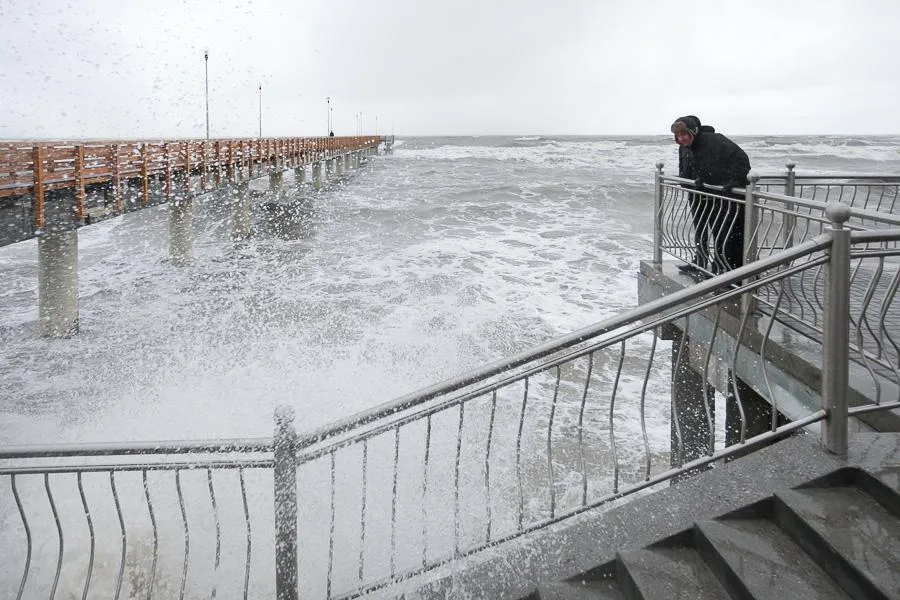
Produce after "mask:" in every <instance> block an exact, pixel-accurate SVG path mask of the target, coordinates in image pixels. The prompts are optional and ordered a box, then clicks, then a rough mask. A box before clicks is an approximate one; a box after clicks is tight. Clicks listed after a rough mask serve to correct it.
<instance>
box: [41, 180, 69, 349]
mask: <svg viewBox="0 0 900 600" xmlns="http://www.w3.org/2000/svg"><path fill="white" fill-rule="evenodd" d="M76 226H77V223H76V220H75V194H74V192H72V191H70V190H59V191H51V192H47V193H46V195H45V197H44V227H43V229H42V231H41V232H40V235H39V236H38V324H37V325H38V334H39V335H41V336H43V337H66V336H69V335H72V334H75V333H77V332H78V230H77V229H76Z"/></svg>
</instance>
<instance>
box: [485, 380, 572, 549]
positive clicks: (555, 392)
mask: <svg viewBox="0 0 900 600" xmlns="http://www.w3.org/2000/svg"><path fill="white" fill-rule="evenodd" d="M561 377H562V372H561V370H560V367H559V365H556V384H555V385H554V386H553V401H552V402H551V403H550V421H549V423H548V424H547V471H548V473H549V480H550V518H551V519H552V518H553V517H554V516H556V478H555V477H554V475H553V419H554V418H555V417H556V400H557V398H558V397H559V380H560V378H561ZM493 423H494V413H493V411H491V427H493ZM488 521H490V515H488ZM489 537H490V536H489Z"/></svg>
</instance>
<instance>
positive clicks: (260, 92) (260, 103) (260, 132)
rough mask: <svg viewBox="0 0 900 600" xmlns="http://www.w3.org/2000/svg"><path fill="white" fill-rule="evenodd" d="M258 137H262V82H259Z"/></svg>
mask: <svg viewBox="0 0 900 600" xmlns="http://www.w3.org/2000/svg"><path fill="white" fill-rule="evenodd" d="M259 137H260V139H262V83H260V84H259Z"/></svg>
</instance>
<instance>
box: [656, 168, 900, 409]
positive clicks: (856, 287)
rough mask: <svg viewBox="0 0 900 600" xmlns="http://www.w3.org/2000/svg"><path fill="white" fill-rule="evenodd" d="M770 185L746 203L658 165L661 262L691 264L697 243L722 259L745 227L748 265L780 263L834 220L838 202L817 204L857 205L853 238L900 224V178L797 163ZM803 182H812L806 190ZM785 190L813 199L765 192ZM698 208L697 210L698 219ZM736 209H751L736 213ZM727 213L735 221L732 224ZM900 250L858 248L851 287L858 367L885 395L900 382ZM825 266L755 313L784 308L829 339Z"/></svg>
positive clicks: (753, 183)
mask: <svg viewBox="0 0 900 600" xmlns="http://www.w3.org/2000/svg"><path fill="white" fill-rule="evenodd" d="M764 179H765V181H767V183H766V184H765V185H761V184H760V181H762V179H761V178H759V177H755V176H754V177H751V178H750V181H749V185H748V186H747V188H746V189H743V190H735V191H736V192H737V193H739V194H741V195H742V196H743V198H733V197H726V196H723V195H721V193H720V190H721V188H717V187H716V186H710V187H711V188H712V189H710V190H702V191H699V190H694V189H693V185H692V182H690V181H688V180H685V179H680V178H677V177H667V176H665V175H664V174H663V173H662V165H661V164H660V165H657V176H656V185H657V192H656V198H657V205H656V206H657V218H656V227H657V230H658V231H657V234H656V236H655V237H656V240H657V250H656V252H655V253H654V258H655V260H656V262H657V263H659V262H661V260H662V254H663V253H664V252H665V253H667V254H670V255H672V256H674V257H676V258H678V259H680V260H682V261H685V262H692V261H694V255H695V252H696V246H697V245H698V243H703V244H706V245H707V246H708V248H709V250H707V252H708V253H709V254H711V255H714V254H716V249H717V248H719V247H720V246H721V245H722V240H721V238H724V237H729V236H733V235H735V232H736V231H737V230H738V229H740V230H742V231H743V249H744V252H743V254H744V261H745V262H750V261H754V260H759V259H760V258H762V257H765V256H772V255H774V254H775V253H778V252H781V251H783V250H784V249H786V248H789V247H791V246H792V245H794V244H796V243H798V242H802V241H804V240H807V239H811V238H813V237H814V236H817V235H820V234H821V233H822V232H823V231H824V230H825V228H826V226H827V224H828V223H829V218H828V217H827V215H826V214H825V213H826V209H827V207H828V206H829V204H826V203H825V202H824V201H822V200H820V199H817V198H843V199H846V200H850V201H852V202H853V205H852V206H849V211H848V215H847V220H846V222H845V223H844V224H843V226H844V227H845V228H846V229H849V230H851V231H871V230H879V229H886V228H898V227H900V214H893V213H892V212H890V211H894V210H897V211H900V206H898V205H897V203H896V197H897V190H898V187H900V177H883V176H853V175H848V176H842V177H840V178H838V177H821V176H816V177H802V176H797V175H796V174H795V173H793V165H788V176H787V177H785V178H783V179H779V178H777V177H772V176H768V177H766V178H764ZM798 181H805V182H808V183H802V184H798V183H797V182H798ZM779 185H781V186H783V188H784V190H785V191H786V192H796V193H798V194H800V193H804V194H806V196H807V197H800V196H791V195H786V194H782V193H778V192H775V191H764V190H763V189H761V188H766V189H769V190H771V189H773V188H775V187H778V186H779ZM691 203H694V213H693V214H692V212H691ZM697 206H704V207H705V208H704V210H705V211H706V212H705V213H704V215H703V218H702V219H700V220H698V219H697V218H696V216H695V215H696V213H697ZM735 206H740V207H742V210H741V211H740V212H739V211H737V210H735V208H734V207H735ZM725 213H727V218H723V216H725ZM701 229H702V230H707V235H708V236H709V241H707V240H706V239H700V238H698V236H697V235H696V231H698V230H701ZM717 238H720V239H717ZM895 248H896V241H892V242H885V241H882V242H880V243H879V244H877V245H876V246H873V247H871V248H857V249H855V250H854V257H853V261H852V269H851V273H850V278H849V281H848V286H849V292H850V294H851V295H852V296H853V301H852V302H851V304H850V315H849V318H850V323H851V326H852V328H853V334H854V335H853V336H851V339H850V344H851V346H852V349H853V352H852V360H854V361H856V362H857V363H859V364H861V365H863V366H864V367H865V369H866V371H867V372H868V377H869V378H870V379H871V380H872V385H873V386H874V387H875V390H876V393H877V394H879V395H880V393H881V388H882V387H883V386H882V382H883V381H884V379H885V378H886V379H887V380H888V382H889V383H890V384H891V385H900V377H898V376H897V375H898V374H897V373H896V372H895V369H894V368H892V366H891V365H892V364H893V362H895V360H894V359H895V357H896V354H897V353H896V351H895V349H894V347H893V339H892V338H891V336H890V333H889V331H890V327H889V326H888V324H890V323H893V322H894V321H895V320H896V319H897V318H898V315H897V312H898V310H900V309H898V308H897V307H895V306H894V304H893V297H894V295H895V293H896V284H895V283H894V282H893V281H892V274H893V273H895V271H894V270H893V269H894V267H895V266H896V263H897V261H896V257H894V256H893V250H894V249H895ZM723 268H724V265H723V264H722V261H721V259H720V258H719V259H717V260H710V262H709V264H708V265H700V269H701V271H703V272H705V273H706V274H707V275H710V274H712V273H714V272H719V271H721V270H723ZM823 269H824V267H823V266H821V265H820V266H819V267H817V268H811V269H808V270H807V271H805V272H804V274H803V275H802V276H800V277H797V278H792V279H790V280H788V281H786V282H785V283H784V289H783V290H780V289H778V288H776V287H774V286H767V287H764V288H761V289H760V290H758V291H757V292H756V293H755V294H754V295H753V297H752V298H751V299H750V301H749V305H748V307H747V308H748V309H749V308H751V307H753V308H759V309H760V310H762V311H763V312H765V313H767V314H774V313H773V311H776V312H777V318H778V319H779V321H781V322H782V324H785V325H788V326H790V327H792V328H794V329H796V330H797V331H799V332H800V333H802V334H803V335H804V336H807V337H810V338H812V339H815V340H817V341H819V342H821V339H822V335H823V311H824V303H823V291H822V290H821V286H820V285H819V283H820V282H821V280H822V278H823V273H824V271H823ZM776 301H777V305H776ZM892 361H893V362H892Z"/></svg>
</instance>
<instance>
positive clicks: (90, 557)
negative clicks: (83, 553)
mask: <svg viewBox="0 0 900 600" xmlns="http://www.w3.org/2000/svg"><path fill="white" fill-rule="evenodd" d="M81 475H82V474H81V473H78V474H77V475H76V481H77V482H78V495H79V496H80V497H81V506H82V507H83V508H84V519H85V521H87V526H88V536H89V537H90V544H91V546H90V552H89V554H88V568H87V575H86V576H85V579H84V591H83V592H82V594H81V598H82V600H85V599H86V598H87V595H88V590H89V589H90V587H91V574H92V572H93V570H94V550H95V549H96V539H95V538H94V522H93V520H92V519H91V510H90V509H89V508H88V505H87V498H85V496H84V484H83V482H82V480H81Z"/></svg>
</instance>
